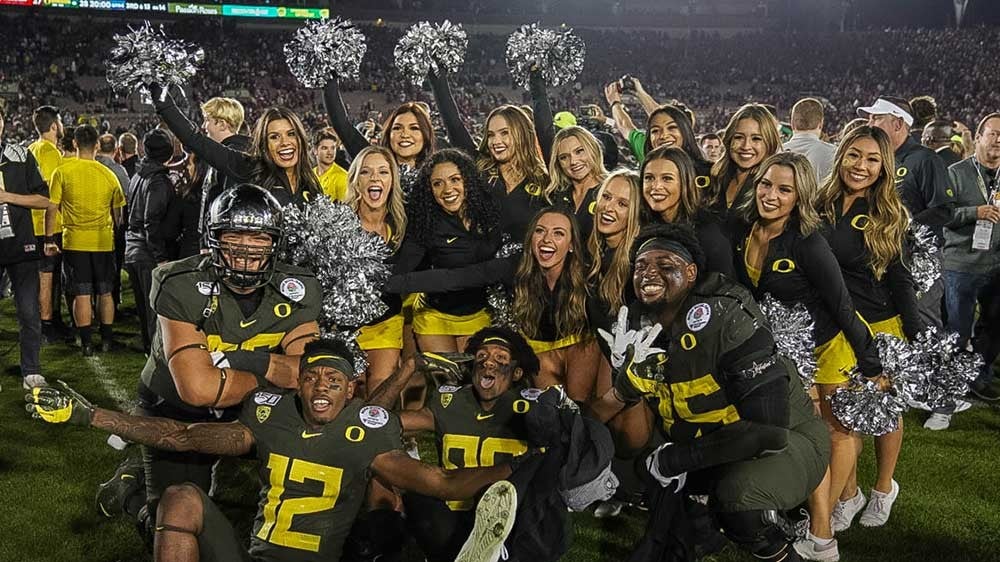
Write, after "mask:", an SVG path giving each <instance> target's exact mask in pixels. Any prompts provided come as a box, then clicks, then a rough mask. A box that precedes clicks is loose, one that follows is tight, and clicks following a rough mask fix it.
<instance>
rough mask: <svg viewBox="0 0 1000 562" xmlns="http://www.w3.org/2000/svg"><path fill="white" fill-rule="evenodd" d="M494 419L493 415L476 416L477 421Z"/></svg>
mask: <svg viewBox="0 0 1000 562" xmlns="http://www.w3.org/2000/svg"><path fill="white" fill-rule="evenodd" d="M492 417H493V414H486V415H485V416H484V415H483V414H476V421H483V420H488V419H490V418H492Z"/></svg>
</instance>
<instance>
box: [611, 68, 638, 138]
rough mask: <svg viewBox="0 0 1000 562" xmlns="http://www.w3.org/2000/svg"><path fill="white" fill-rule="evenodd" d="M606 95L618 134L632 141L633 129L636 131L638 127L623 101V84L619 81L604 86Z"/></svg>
mask: <svg viewBox="0 0 1000 562" xmlns="http://www.w3.org/2000/svg"><path fill="white" fill-rule="evenodd" d="M604 97H605V99H607V100H608V104H609V105H610V106H611V118H612V119H614V120H615V126H616V128H617V129H618V134H620V135H621V136H622V138H624V139H625V140H626V141H629V142H631V138H630V137H631V135H632V131H635V130H636V129H637V127H636V126H635V123H633V122H632V118H631V117H629V114H628V111H625V104H623V103H622V92H621V86H620V85H619V84H618V82H617V81H615V82H612V83H610V84H608V85H607V87H605V88H604Z"/></svg>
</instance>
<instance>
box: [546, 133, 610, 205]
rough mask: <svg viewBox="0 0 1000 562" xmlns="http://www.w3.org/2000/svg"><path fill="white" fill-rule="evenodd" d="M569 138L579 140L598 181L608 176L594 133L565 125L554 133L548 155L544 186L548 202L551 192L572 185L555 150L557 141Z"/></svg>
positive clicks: (557, 144) (599, 145) (601, 149)
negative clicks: (547, 169)
mask: <svg viewBox="0 0 1000 562" xmlns="http://www.w3.org/2000/svg"><path fill="white" fill-rule="evenodd" d="M569 138H574V139H576V140H578V141H580V144H581V145H582V146H583V150H584V152H586V153H587V156H589V157H590V160H591V162H592V167H591V170H590V171H591V173H593V174H594V177H596V178H597V181H598V182H602V181H604V178H606V177H607V176H608V170H607V169H605V168H604V149H603V148H602V147H601V143H599V142H598V141H597V139H596V138H594V135H593V134H591V132H590V131H588V130H587V129H584V128H583V127H577V126H576V125H573V126H571V127H566V128H565V129H562V130H560V131H559V132H558V133H556V136H555V138H553V139H552V155H551V156H550V157H549V185H548V187H546V188H545V197H546V198H547V199H548V200H549V201H550V202H551V201H552V194H553V193H555V192H557V191H563V190H566V189H571V188H572V187H573V180H571V179H570V178H569V176H567V175H566V173H565V172H563V169H562V166H560V165H559V153H558V151H557V147H558V146H559V143H560V142H562V141H564V140H566V139H569Z"/></svg>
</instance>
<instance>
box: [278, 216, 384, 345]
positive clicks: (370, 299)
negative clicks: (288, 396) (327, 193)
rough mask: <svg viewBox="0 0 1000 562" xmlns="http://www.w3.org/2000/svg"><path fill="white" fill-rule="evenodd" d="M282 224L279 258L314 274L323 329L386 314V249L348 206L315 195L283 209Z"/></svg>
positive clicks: (361, 321) (328, 329) (327, 329)
mask: <svg viewBox="0 0 1000 562" xmlns="http://www.w3.org/2000/svg"><path fill="white" fill-rule="evenodd" d="M284 220H285V232H286V233H287V235H288V244H287V247H286V250H285V253H286V255H285V256H284V257H283V258H282V259H283V260H284V261H286V262H289V263H292V264H295V265H298V266H302V267H308V268H310V269H311V270H313V271H314V272H315V273H316V277H317V278H318V279H319V283H320V286H321V287H322V288H323V311H322V313H321V314H320V318H319V324H320V327H321V328H322V329H323V330H324V331H331V330H335V329H339V327H343V326H352V327H357V326H363V325H365V324H367V323H368V322H370V321H372V320H374V319H376V318H378V317H379V316H381V315H382V314H384V313H385V311H386V310H388V307H386V305H385V303H383V302H382V299H381V296H382V292H381V287H382V285H384V284H385V282H386V280H387V279H388V278H389V273H390V270H389V266H388V265H387V264H386V259H387V258H388V257H389V255H390V252H389V248H388V247H387V246H386V245H385V242H384V241H383V240H382V238H381V237H379V236H378V235H376V234H372V233H370V232H366V231H365V230H364V229H363V228H361V222H360V221H359V220H358V216H357V214H355V213H354V211H352V210H351V208H350V207H348V206H347V205H344V204H342V203H334V202H333V201H331V200H330V199H328V198H326V197H317V198H316V199H315V200H313V201H311V202H309V203H307V204H306V205H304V206H302V207H301V208H300V207H297V206H295V205H288V206H287V207H285V210H284Z"/></svg>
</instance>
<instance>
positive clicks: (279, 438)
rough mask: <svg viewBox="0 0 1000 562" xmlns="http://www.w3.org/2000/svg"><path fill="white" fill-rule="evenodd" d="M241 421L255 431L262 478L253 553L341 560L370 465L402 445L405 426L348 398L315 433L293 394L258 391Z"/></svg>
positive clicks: (306, 561)
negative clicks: (330, 419) (307, 422)
mask: <svg viewBox="0 0 1000 562" xmlns="http://www.w3.org/2000/svg"><path fill="white" fill-rule="evenodd" d="M240 422H241V423H243V424H244V425H246V426H247V427H248V428H249V429H250V431H251V432H252V433H253V436H254V439H255V441H256V451H257V458H258V459H260V480H261V483H262V487H261V491H260V501H259V503H258V507H257V515H256V517H255V518H254V524H253V532H252V534H251V538H250V555H251V557H253V559H254V560H261V561H267V562H272V561H273V562H277V561H279V560H280V561H281V562H313V561H316V562H319V561H322V562H331V561H336V560H340V554H341V550H342V548H343V545H344V539H345V538H346V537H347V534H348V533H349V532H350V530H351V526H352V525H353V523H354V519H355V518H356V517H357V515H358V510H360V509H361V506H362V504H363V503H364V500H365V495H366V492H367V490H368V481H369V479H370V478H371V473H370V469H369V467H370V466H371V464H372V461H373V460H374V459H375V457H377V456H378V455H381V454H382V453H385V452H388V451H392V450H396V449H401V448H402V446H403V445H402V426H401V425H400V423H399V418H398V417H397V416H396V415H395V414H393V413H391V412H389V411H388V410H386V409H384V408H382V407H379V406H372V405H365V404H364V403H362V401H361V400H352V401H350V402H348V403H347V404H346V405H345V406H344V409H343V410H342V411H341V412H340V414H338V415H337V417H336V419H334V420H333V421H332V422H330V423H328V424H326V425H325V426H323V427H322V428H321V429H319V430H316V431H313V430H311V429H309V427H308V426H307V425H306V422H305V419H303V417H302V404H301V401H300V399H299V397H298V394H296V393H295V392H294V391H282V390H278V389H267V390H258V391H257V392H255V393H253V394H252V395H251V396H250V397H249V398H248V399H247V400H245V401H244V402H243V409H242V411H241V412H240Z"/></svg>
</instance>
